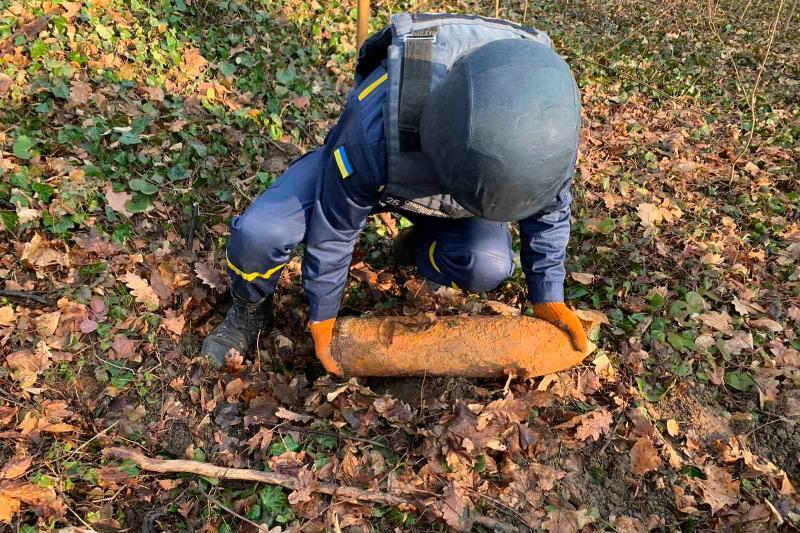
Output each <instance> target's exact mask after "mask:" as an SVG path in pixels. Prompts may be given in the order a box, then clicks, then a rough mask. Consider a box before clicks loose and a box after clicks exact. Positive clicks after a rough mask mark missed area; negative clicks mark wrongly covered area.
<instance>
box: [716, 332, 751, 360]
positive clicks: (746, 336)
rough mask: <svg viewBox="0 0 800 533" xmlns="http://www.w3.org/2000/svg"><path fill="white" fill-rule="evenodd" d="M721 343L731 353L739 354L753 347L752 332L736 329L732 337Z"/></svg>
mask: <svg viewBox="0 0 800 533" xmlns="http://www.w3.org/2000/svg"><path fill="white" fill-rule="evenodd" d="M722 344H723V346H724V347H725V350H727V351H728V352H730V353H731V355H739V354H740V353H742V351H744V350H752V349H753V334H752V333H750V332H748V331H736V332H734V334H733V336H732V338H730V339H728V340H725V341H723V343H722Z"/></svg>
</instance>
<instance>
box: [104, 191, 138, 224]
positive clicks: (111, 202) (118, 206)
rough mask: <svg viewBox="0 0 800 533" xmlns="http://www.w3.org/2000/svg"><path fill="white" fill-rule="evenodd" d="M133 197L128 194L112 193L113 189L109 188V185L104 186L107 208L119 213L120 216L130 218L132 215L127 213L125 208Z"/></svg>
mask: <svg viewBox="0 0 800 533" xmlns="http://www.w3.org/2000/svg"><path fill="white" fill-rule="evenodd" d="M131 198H133V195H132V194H131V193H129V192H114V189H113V188H112V187H111V184H110V183H109V184H108V185H107V186H106V203H107V204H108V207H110V208H111V209H113V210H114V211H116V212H117V213H119V214H120V215H124V216H126V217H130V216H131V215H132V213H131V212H130V211H128V209H127V208H126V207H125V204H127V203H128V202H129V201H130V200H131Z"/></svg>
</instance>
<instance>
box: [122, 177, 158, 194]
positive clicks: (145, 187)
mask: <svg viewBox="0 0 800 533" xmlns="http://www.w3.org/2000/svg"><path fill="white" fill-rule="evenodd" d="M128 187H130V189H131V190H132V191H137V192H140V193H142V194H146V195H148V196H149V195H153V194H155V193H157V192H158V187H156V186H155V185H153V184H152V183H150V182H149V181H146V180H143V179H140V178H133V179H132V180H128Z"/></svg>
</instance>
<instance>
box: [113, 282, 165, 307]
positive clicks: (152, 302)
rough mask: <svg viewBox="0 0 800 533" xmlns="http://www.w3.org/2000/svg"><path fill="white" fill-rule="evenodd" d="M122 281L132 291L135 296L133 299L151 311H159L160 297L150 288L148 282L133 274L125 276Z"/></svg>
mask: <svg viewBox="0 0 800 533" xmlns="http://www.w3.org/2000/svg"><path fill="white" fill-rule="evenodd" d="M122 279H123V281H124V282H125V285H127V286H128V288H129V289H131V293H132V294H133V297H134V298H136V301H137V302H139V303H140V304H143V305H144V306H145V307H147V308H148V309H149V310H150V311H155V310H156V309H158V307H159V300H158V295H157V294H156V292H155V291H154V290H153V288H152V287H150V285H149V284H148V283H147V281H145V280H143V279H142V278H140V277H139V276H137V275H136V274H134V273H132V272H128V273H127V274H125V276H124V277H123V278H122Z"/></svg>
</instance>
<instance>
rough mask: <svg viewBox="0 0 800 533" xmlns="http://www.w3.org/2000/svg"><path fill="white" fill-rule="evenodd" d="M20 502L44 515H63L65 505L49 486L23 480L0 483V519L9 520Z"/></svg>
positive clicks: (17, 509)
mask: <svg viewBox="0 0 800 533" xmlns="http://www.w3.org/2000/svg"><path fill="white" fill-rule="evenodd" d="M20 502H22V503H26V504H28V505H30V506H31V507H32V508H33V509H34V510H35V511H36V512H37V513H38V514H41V515H43V516H46V517H59V516H63V515H64V512H65V511H66V506H65V505H64V502H62V501H61V500H60V499H59V498H58V496H56V493H55V491H54V490H53V489H51V488H47V489H46V488H42V487H39V486H38V485H34V484H33V483H29V482H27V481H23V480H13V481H8V480H7V481H3V482H2V483H0V520H6V521H10V520H11V517H12V516H13V515H14V513H16V512H17V511H19V509H20V507H21V505H20Z"/></svg>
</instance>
